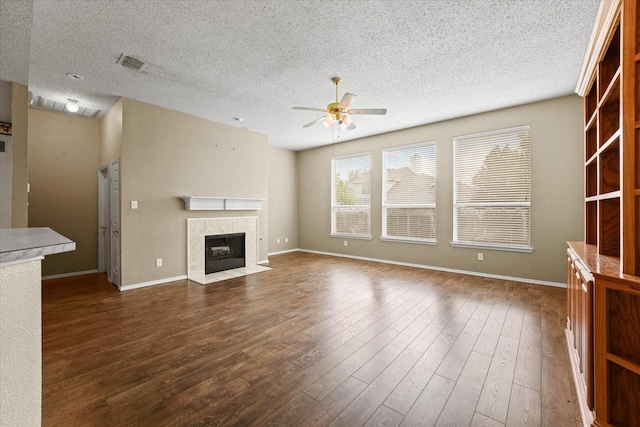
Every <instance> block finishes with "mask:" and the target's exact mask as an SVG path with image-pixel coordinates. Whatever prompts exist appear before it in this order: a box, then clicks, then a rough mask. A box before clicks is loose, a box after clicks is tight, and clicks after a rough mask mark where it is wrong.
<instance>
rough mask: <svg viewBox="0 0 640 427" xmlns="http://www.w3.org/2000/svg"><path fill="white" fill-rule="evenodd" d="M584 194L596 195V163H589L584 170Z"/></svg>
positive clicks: (588, 195)
mask: <svg viewBox="0 0 640 427" xmlns="http://www.w3.org/2000/svg"><path fill="white" fill-rule="evenodd" d="M585 175H586V176H585V195H586V196H587V197H593V196H597V195H598V165H597V163H591V164H590V165H588V166H587V168H586V170H585Z"/></svg>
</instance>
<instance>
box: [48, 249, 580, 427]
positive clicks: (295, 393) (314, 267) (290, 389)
mask: <svg viewBox="0 0 640 427" xmlns="http://www.w3.org/2000/svg"><path fill="white" fill-rule="evenodd" d="M270 266H271V267H273V269H272V270H270V271H267V272H264V273H259V274H255V275H251V276H246V277H242V278H237V279H232V280H228V281H225V282H219V283H214V284H210V285H206V286H202V285H199V284H196V283H194V282H189V281H187V280H184V281H179V282H173V283H168V284H164V285H158V286H153V287H149V288H142V289H137V290H132V291H127V292H122V293H121V292H119V291H118V290H117V289H116V288H115V287H113V286H112V285H110V284H109V283H107V281H106V278H105V277H104V275H100V274H95V275H87V276H78V277H73V278H66V279H55V280H48V281H45V282H44V283H43V414H42V421H43V422H42V424H43V425H44V426H116V425H128V426H130V425H133V426H135V425H140V426H165V425H166V426H230V425H232V426H244V425H256V426H261V425H270V426H281V425H282V426H285V425H291V426H327V425H329V426H398V425H401V426H432V425H437V426H456V427H457V426H468V425H473V426H476V425H477V426H480V425H482V426H503V425H507V426H538V425H542V426H572V427H573V426H576V425H580V423H579V419H580V418H579V417H580V416H579V410H578V406H577V400H576V399H577V398H576V396H575V391H574V389H573V387H572V381H571V371H570V368H569V362H568V357H567V350H566V348H565V345H564V338H563V325H564V323H565V310H566V290H564V289H558V288H551V287H543V286H536V285H528V284H524V283H516V282H510V281H504V280H495V279H486V278H479V277H474V276H466V275H457V274H452V273H444V272H436V271H429V270H422V269H416V268H410V267H401V266H393V265H387V264H379V263H372V262H365V261H358V260H350V259H344V258H337V257H328V256H322V255H315V254H309V253H302V252H296V253H290V254H284V255H278V256H273V257H271V258H270Z"/></svg>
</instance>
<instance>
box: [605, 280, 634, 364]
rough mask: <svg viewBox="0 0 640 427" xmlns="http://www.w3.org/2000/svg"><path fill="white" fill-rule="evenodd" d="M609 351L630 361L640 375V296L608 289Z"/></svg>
mask: <svg viewBox="0 0 640 427" xmlns="http://www.w3.org/2000/svg"><path fill="white" fill-rule="evenodd" d="M607 318H608V322H607V344H608V346H607V347H608V348H607V351H608V352H609V353H611V354H613V355H615V356H618V357H620V358H622V359H625V360H627V361H629V362H630V363H628V364H627V366H626V368H627V369H633V367H634V366H635V369H634V370H635V371H636V374H638V375H640V366H639V365H638V363H640V357H639V356H638V355H640V296H638V295H634V294H632V293H629V292H625V291H624V290H619V289H611V288H608V289H607Z"/></svg>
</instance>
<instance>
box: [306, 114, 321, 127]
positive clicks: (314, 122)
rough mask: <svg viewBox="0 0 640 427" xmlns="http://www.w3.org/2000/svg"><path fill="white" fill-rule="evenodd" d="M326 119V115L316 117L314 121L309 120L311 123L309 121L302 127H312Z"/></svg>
mask: <svg viewBox="0 0 640 427" xmlns="http://www.w3.org/2000/svg"><path fill="white" fill-rule="evenodd" d="M324 119H325V116H322V117H318V118H317V119H315V120H314V121H312V122H309V123H307V124H306V125H304V126H302V127H303V128H308V127H311V126H313V125H315V124H316V123H319V122H320V121H322V120H324Z"/></svg>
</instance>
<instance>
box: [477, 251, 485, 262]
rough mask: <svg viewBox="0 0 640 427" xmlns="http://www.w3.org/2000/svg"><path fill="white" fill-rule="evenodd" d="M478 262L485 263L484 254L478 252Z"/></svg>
mask: <svg viewBox="0 0 640 427" xmlns="http://www.w3.org/2000/svg"><path fill="white" fill-rule="evenodd" d="M478 261H484V254H483V253H482V252H478Z"/></svg>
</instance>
